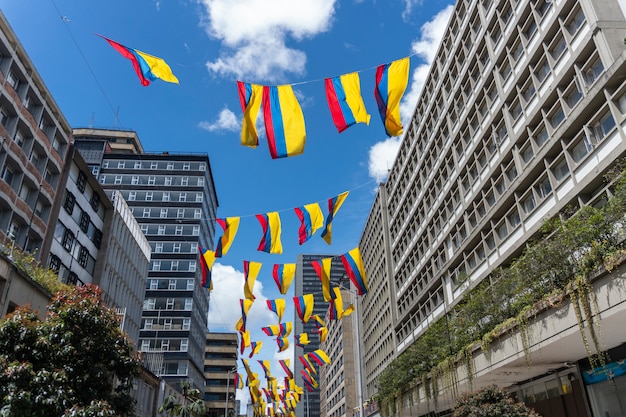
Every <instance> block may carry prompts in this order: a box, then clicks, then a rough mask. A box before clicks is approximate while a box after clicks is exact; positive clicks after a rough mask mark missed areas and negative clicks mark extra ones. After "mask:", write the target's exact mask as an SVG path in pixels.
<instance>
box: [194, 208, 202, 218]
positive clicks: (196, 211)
mask: <svg viewBox="0 0 626 417" xmlns="http://www.w3.org/2000/svg"><path fill="white" fill-rule="evenodd" d="M193 218H194V219H201V218H202V210H201V209H198V208H197V209H194V212H193Z"/></svg>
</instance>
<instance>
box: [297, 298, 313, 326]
mask: <svg viewBox="0 0 626 417" xmlns="http://www.w3.org/2000/svg"><path fill="white" fill-rule="evenodd" d="M293 303H294V305H295V307H296V312H297V313H298V317H300V320H302V323H306V322H308V321H309V319H310V318H311V314H313V306H314V305H315V297H314V296H313V294H305V295H303V296H300V297H293Z"/></svg>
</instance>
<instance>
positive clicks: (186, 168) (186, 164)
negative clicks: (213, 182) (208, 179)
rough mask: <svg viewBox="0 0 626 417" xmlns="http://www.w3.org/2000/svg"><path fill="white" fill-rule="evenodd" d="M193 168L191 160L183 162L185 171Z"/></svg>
mask: <svg viewBox="0 0 626 417" xmlns="http://www.w3.org/2000/svg"><path fill="white" fill-rule="evenodd" d="M189 169H191V164H190V163H189V162H184V163H183V171H189Z"/></svg>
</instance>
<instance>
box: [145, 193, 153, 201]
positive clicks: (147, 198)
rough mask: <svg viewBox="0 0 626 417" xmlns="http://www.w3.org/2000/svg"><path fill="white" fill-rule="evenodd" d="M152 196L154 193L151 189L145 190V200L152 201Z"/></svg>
mask: <svg viewBox="0 0 626 417" xmlns="http://www.w3.org/2000/svg"><path fill="white" fill-rule="evenodd" d="M153 198H154V193H153V192H152V191H146V201H152V200H153Z"/></svg>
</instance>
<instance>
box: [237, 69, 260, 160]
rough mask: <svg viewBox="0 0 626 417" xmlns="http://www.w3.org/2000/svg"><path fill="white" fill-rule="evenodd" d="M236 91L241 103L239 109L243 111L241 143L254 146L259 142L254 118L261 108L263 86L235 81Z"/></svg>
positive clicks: (255, 118)
mask: <svg viewBox="0 0 626 417" xmlns="http://www.w3.org/2000/svg"><path fill="white" fill-rule="evenodd" d="M237 91H238V92H239V102H240V103H241V111H242V112H243V120H242V122H241V144H242V145H244V146H249V147H251V148H256V147H257V145H258V144H259V133H258V132H257V130H256V120H257V118H258V116H259V110H261V101H262V99H263V86H262V85H258V84H250V83H245V82H243V81H237Z"/></svg>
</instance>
